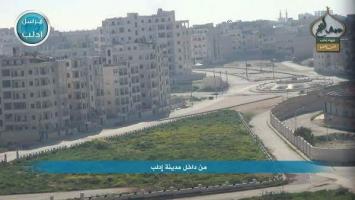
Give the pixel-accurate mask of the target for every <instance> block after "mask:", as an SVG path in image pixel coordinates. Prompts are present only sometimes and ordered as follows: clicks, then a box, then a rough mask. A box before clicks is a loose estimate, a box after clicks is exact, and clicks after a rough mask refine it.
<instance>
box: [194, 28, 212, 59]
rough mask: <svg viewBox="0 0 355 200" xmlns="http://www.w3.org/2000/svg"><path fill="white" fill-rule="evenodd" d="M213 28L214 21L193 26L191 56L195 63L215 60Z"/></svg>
mask: <svg viewBox="0 0 355 200" xmlns="http://www.w3.org/2000/svg"><path fill="white" fill-rule="evenodd" d="M213 28H214V27H213V23H209V24H202V25H194V26H193V27H192V28H191V31H190V32H191V33H190V35H191V57H192V60H193V62H194V63H195V64H196V63H203V64H204V63H211V62H212V61H213V55H214V52H213V50H214V49H215V48H214V45H213V44H214V40H213V39H214V38H213V33H214V32H213Z"/></svg>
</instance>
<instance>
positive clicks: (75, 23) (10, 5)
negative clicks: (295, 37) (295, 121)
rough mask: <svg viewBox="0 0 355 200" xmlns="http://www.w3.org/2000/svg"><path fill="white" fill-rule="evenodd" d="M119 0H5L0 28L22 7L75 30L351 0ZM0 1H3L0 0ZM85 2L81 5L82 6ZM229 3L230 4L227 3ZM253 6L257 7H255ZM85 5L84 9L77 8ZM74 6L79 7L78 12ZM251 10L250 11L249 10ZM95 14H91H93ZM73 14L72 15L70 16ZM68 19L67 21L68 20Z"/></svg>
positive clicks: (244, 15) (345, 10) (260, 13)
mask: <svg viewBox="0 0 355 200" xmlns="http://www.w3.org/2000/svg"><path fill="white" fill-rule="evenodd" d="M120 2H123V1H112V0H106V1H104V2H103V3H97V2H95V1H83V0H78V1H75V2H70V3H69V2H68V1H66V0H64V1H60V2H54V1H51V2H43V1H33V0H26V1H18V0H15V1H11V2H6V4H7V8H6V9H5V7H2V8H0V11H1V12H0V18H1V19H2V20H1V23H0V28H9V27H13V25H14V23H15V20H16V18H17V16H18V15H19V14H20V13H21V12H23V11H25V10H37V11H41V12H43V13H44V14H45V15H47V16H48V18H49V20H50V23H51V26H52V27H54V28H55V29H56V30H60V31H75V30H88V29H95V28H97V27H99V26H101V22H102V21H103V20H104V19H107V18H112V17H125V16H126V14H127V13H132V12H137V13H139V14H140V15H152V14H153V13H155V12H156V10H157V9H158V8H163V10H175V13H176V18H177V19H188V20H189V21H190V25H193V24H204V23H210V22H212V23H215V24H216V23H221V22H223V21H227V20H232V21H236V20H242V21H253V20H258V19H265V20H276V19H277V18H278V16H279V12H280V11H281V12H282V14H283V15H285V12H286V10H287V13H288V16H289V17H291V18H294V19H297V16H298V14H301V13H311V14H313V12H314V11H318V10H324V9H325V8H326V6H329V7H330V8H331V9H332V10H334V13H335V14H340V15H347V14H353V13H355V11H354V6H349V5H350V4H351V5H353V4H354V2H353V1H350V0H341V1H335V0H328V1H318V0H313V1H305V0H301V1H297V2H292V3H290V2H285V1H280V0H272V1H267V2H265V1H258V0H252V1H248V3H246V1H233V0H223V1H222V2H221V1H218V2H217V1H215V0H204V1H203V2H202V1H200V0H196V1H187V0H179V1H177V0H172V1H163V0H150V1H147V0H133V1H125V2H124V6H120ZM0 3H2V4H5V1H4V0H0ZM83 5H85V6H83ZM231 5H232V6H231ZM256 5H257V6H256ZM82 7H85V9H81V8H82ZM78 9H81V10H80V12H78ZM250 10H252V12H250ZM93 13H95V15H93ZM71 16H75V18H73V17H71ZM69 20H71V22H70V23H68V21H69Z"/></svg>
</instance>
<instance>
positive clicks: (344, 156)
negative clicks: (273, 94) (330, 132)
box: [270, 91, 355, 164]
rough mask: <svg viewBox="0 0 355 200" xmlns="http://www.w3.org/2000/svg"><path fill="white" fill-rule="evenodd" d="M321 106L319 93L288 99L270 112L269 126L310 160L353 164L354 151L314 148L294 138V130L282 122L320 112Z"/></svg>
mask: <svg viewBox="0 0 355 200" xmlns="http://www.w3.org/2000/svg"><path fill="white" fill-rule="evenodd" d="M322 105H323V100H322V99H321V91H318V92H312V93H310V94H308V95H304V96H297V97H293V98H290V99H288V100H286V101H283V102H281V103H280V104H278V105H276V106H275V107H274V108H273V109H272V110H271V112H270V124H271V125H272V126H273V127H274V128H275V129H276V130H277V131H278V132H279V133H280V134H281V135H283V136H284V137H285V138H286V139H287V140H288V141H289V142H290V143H291V144H293V145H294V146H296V147H297V148H298V149H299V150H300V151H301V152H302V153H303V154H304V155H306V156H307V157H308V158H309V159H311V160H314V161H322V162H328V163H337V164H348V163H355V149H353V148H352V149H329V148H320V147H314V146H312V145H311V144H309V143H308V142H307V141H305V140H304V139H303V138H302V137H300V136H295V135H294V130H292V129H291V128H289V127H287V125H286V124H285V123H284V122H283V121H284V120H286V119H288V118H290V117H293V116H295V115H299V114H302V113H308V112H314V111H317V110H321V109H322Z"/></svg>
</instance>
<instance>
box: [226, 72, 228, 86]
mask: <svg viewBox="0 0 355 200" xmlns="http://www.w3.org/2000/svg"><path fill="white" fill-rule="evenodd" d="M226 81H227V84H228V73H227V70H226Z"/></svg>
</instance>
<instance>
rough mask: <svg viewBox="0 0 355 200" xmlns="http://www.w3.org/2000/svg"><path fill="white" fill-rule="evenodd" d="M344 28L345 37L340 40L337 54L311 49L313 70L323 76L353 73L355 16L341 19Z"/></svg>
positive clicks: (354, 71)
mask: <svg viewBox="0 0 355 200" xmlns="http://www.w3.org/2000/svg"><path fill="white" fill-rule="evenodd" d="M342 20H343V22H344V23H345V26H346V32H345V35H344V36H343V37H342V38H341V39H340V52H339V53H320V52H317V51H316V49H315V48H314V49H313V59H314V68H315V70H316V71H318V72H321V73H325V74H341V75H351V74H354V73H355V69H354V63H355V47H354V46H355V45H354V44H355V36H354V33H355V29H354V27H355V26H354V21H355V15H348V16H347V17H346V18H345V19H342Z"/></svg>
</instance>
